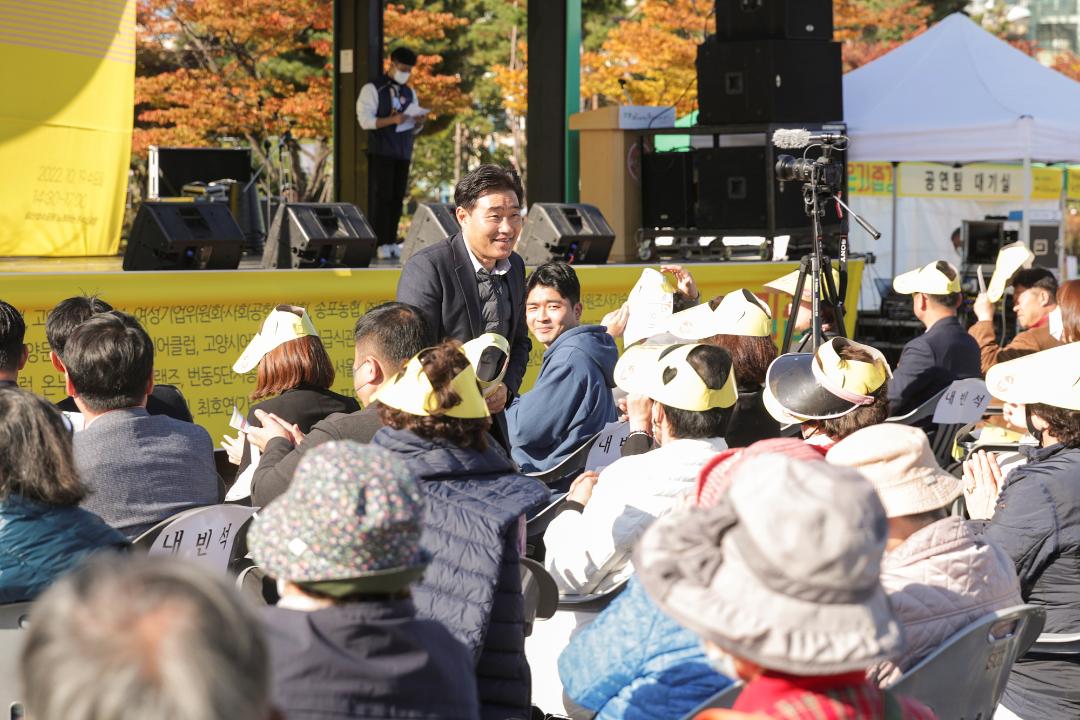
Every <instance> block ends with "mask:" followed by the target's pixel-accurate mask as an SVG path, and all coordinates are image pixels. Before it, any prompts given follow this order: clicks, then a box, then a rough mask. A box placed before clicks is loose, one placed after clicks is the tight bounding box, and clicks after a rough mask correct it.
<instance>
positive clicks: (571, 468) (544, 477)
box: [528, 433, 600, 485]
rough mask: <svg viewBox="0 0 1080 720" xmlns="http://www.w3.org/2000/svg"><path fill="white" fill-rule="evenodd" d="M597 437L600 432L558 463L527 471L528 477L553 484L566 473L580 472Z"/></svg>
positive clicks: (566, 474) (565, 475)
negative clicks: (530, 471) (546, 468)
mask: <svg viewBox="0 0 1080 720" xmlns="http://www.w3.org/2000/svg"><path fill="white" fill-rule="evenodd" d="M598 437H600V433H596V434H595V435H591V436H590V437H589V439H588V440H586V441H585V442H583V443H582V444H581V445H580V446H578V448H577V449H576V450H574V452H572V453H570V454H569V455H567V456H566V457H565V458H563V460H562V462H560V463H559V464H558V465H556V466H555V467H553V468H550V469H548V470H543V471H541V472H534V473H528V475H529V477H534V478H536V479H537V480H539V481H540V482H542V483H544V484H546V485H554V484H555V483H557V482H559V481H560V480H562V479H563V478H565V477H567V476H568V475H573V474H576V473H579V472H581V471H582V470H584V469H585V461H586V460H588V459H589V450H591V449H592V444H593V443H594V442H596V438H598Z"/></svg>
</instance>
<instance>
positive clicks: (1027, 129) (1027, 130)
mask: <svg viewBox="0 0 1080 720" xmlns="http://www.w3.org/2000/svg"><path fill="white" fill-rule="evenodd" d="M1020 122H1021V123H1023V126H1024V216H1023V218H1021V223H1020V240H1022V241H1023V242H1024V244H1025V245H1027V246H1028V248H1030V247H1031V185H1032V180H1031V116H1029V115H1025V116H1024V117H1022V118H1020Z"/></svg>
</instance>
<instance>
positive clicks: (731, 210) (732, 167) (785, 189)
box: [694, 145, 840, 235]
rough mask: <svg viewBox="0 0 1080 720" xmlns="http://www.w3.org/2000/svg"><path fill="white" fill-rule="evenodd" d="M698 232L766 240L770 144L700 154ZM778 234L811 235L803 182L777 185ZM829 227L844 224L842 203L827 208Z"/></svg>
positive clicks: (697, 154)
mask: <svg viewBox="0 0 1080 720" xmlns="http://www.w3.org/2000/svg"><path fill="white" fill-rule="evenodd" d="M694 155H695V161H694V164H695V166H696V168H697V209H696V212H695V217H696V219H697V227H698V228H700V229H702V230H716V231H726V232H730V233H732V234H736V233H739V234H744V235H765V234H767V233H768V230H769V201H768V189H769V184H770V183H775V177H774V174H773V167H772V163H771V161H770V158H771V156H770V154H769V153H768V152H766V148H765V146H764V145H751V146H745V147H720V148H707V149H699V150H697V151H696V152H695V153H694ZM773 203H774V206H773V219H774V222H773V229H774V231H776V232H778V233H781V234H792V233H793V232H798V231H800V230H805V231H806V232H809V231H810V218H809V217H808V216H807V215H806V211H805V209H804V205H803V195H802V183H796V182H788V183H784V185H783V186H782V187H781V186H780V185H776V187H775V194H774V196H773ZM823 222H824V226H825V227H831V226H836V225H839V223H840V219H839V217H838V215H837V213H836V203H828V204H827V205H826V208H825V218H824V221H823Z"/></svg>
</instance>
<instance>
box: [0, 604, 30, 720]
mask: <svg viewBox="0 0 1080 720" xmlns="http://www.w3.org/2000/svg"><path fill="white" fill-rule="evenodd" d="M30 605H31V603H29V602H20V603H10V604H8V605H0V720H16V719H17V718H22V717H23V708H22V703H21V702H20V701H19V698H20V697H21V696H22V688H21V687H20V686H19V655H20V654H21V653H22V646H23V642H24V640H25V632H24V631H25V630H26V629H27V628H28V627H30Z"/></svg>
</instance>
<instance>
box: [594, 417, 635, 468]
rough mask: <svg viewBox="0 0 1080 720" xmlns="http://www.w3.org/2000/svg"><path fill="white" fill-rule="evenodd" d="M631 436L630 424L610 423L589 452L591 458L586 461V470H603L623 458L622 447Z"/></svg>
mask: <svg viewBox="0 0 1080 720" xmlns="http://www.w3.org/2000/svg"><path fill="white" fill-rule="evenodd" d="M629 434H630V423H628V422H613V423H608V424H607V425H606V426H605V427H604V429H603V430H601V431H600V436H599V437H597V438H596V441H595V442H593V446H592V449H590V450H589V457H588V458H587V459H586V460H585V469H586V470H597V471H599V470H603V469H604V468H606V467H607V466H608V465H610V464H611V463H613V462H615V461H616V460H618V459H619V458H620V457H622V446H623V442H625V440H626V437H627V435H629Z"/></svg>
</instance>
